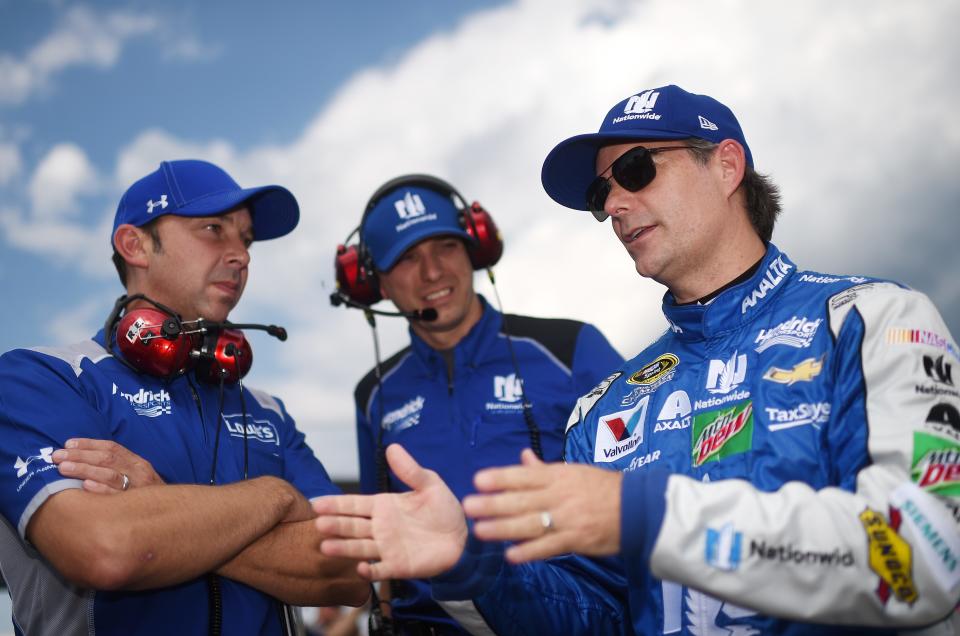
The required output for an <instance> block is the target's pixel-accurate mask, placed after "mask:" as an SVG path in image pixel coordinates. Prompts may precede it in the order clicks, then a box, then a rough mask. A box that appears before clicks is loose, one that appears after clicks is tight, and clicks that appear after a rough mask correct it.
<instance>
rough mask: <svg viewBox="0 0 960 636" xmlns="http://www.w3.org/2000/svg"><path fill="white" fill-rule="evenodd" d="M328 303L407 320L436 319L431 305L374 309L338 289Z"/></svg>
mask: <svg viewBox="0 0 960 636" xmlns="http://www.w3.org/2000/svg"><path fill="white" fill-rule="evenodd" d="M330 304H331V305H333V306H334V307H339V306H340V305H346V306H347V307H353V308H354V309H362V310H363V311H364V312H367V313H371V314H376V315H378V316H391V317H402V318H407V319H409V320H419V321H421V322H433V321H434V320H436V319H437V310H436V309H434V308H433V307H427V308H426V309H415V310H413V311H383V310H381V309H374V308H373V307H370V306H368V305H364V304H362V303H358V302H356V301H354V300H352V299H351V298H350V297H349V296H347V295H346V294H344V293H343V292H340V291H335V292H333V293H332V294H330Z"/></svg>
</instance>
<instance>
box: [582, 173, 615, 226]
mask: <svg viewBox="0 0 960 636" xmlns="http://www.w3.org/2000/svg"><path fill="white" fill-rule="evenodd" d="M608 194H610V182H609V181H607V180H606V179H604V178H603V177H597V178H596V179H594V180H593V181H592V182H591V183H590V187H588V188H587V209H588V210H590V213H591V214H593V218H595V219H596V220H598V221H601V222H603V221H606V220H607V213H606V212H604V211H603V206H604V204H606V202H607V195H608Z"/></svg>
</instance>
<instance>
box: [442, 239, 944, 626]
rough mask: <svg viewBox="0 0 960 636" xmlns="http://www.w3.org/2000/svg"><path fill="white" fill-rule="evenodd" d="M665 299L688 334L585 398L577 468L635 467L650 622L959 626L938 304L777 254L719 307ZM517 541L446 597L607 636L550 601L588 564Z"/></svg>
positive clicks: (665, 342) (641, 619) (633, 581)
mask: <svg viewBox="0 0 960 636" xmlns="http://www.w3.org/2000/svg"><path fill="white" fill-rule="evenodd" d="M663 310H664V313H665V315H666V317H667V320H668V322H669V324H670V329H669V330H668V331H667V332H666V333H665V334H664V335H663V336H662V337H661V338H660V339H659V340H657V341H656V342H655V343H654V344H652V345H651V346H650V347H648V348H647V349H645V350H644V351H643V352H642V353H641V354H640V355H639V356H637V357H636V358H634V359H632V360H630V361H629V362H627V363H625V364H624V365H623V366H622V367H621V368H620V369H619V370H618V371H617V372H616V373H614V374H613V375H611V376H610V377H608V378H607V379H606V380H605V381H604V382H603V383H601V385H600V386H598V387H597V388H596V389H594V390H593V391H592V392H591V393H589V394H587V395H586V396H584V397H583V398H581V399H580V400H579V402H578V403H577V406H576V408H575V409H574V412H573V414H572V415H571V418H570V422H569V424H568V429H567V438H566V458H565V459H566V461H568V462H580V463H589V464H594V465H596V466H600V467H604V468H609V469H611V470H619V471H623V472H624V473H625V475H624V482H623V489H622V497H621V512H622V514H621V548H622V552H621V555H620V556H621V559H622V563H623V566H624V567H625V568H626V572H627V577H628V582H629V583H628V584H629V590H628V593H629V611H630V620H631V622H632V625H633V629H634V630H635V631H636V633H639V634H660V633H662V634H691V635H703V634H738V635H747V634H832V633H862V629H859V628H856V629H854V628H850V629H849V630H847V629H845V627H844V626H850V625H862V626H874V627H877V628H878V631H879V630H883V629H891V630H892V629H893V628H895V627H899V626H911V627H921V626H930V625H933V624H935V623H938V622H940V621H944V623H945V624H941V625H939V627H941V628H943V629H944V630H946V631H943V632H937V633H954V632H953V631H950V630H951V629H954V630H956V629H960V627H958V626H960V615H958V614H956V613H955V612H954V608H955V607H956V605H957V602H958V599H960V514H958V504H960V393H958V390H957V387H956V385H955V383H954V379H953V377H954V376H953V373H952V371H953V368H954V366H955V365H956V363H957V362H958V361H960V350H958V348H957V345H956V342H955V341H954V339H953V338H952V337H951V335H950V333H949V332H948V330H947V328H946V326H945V324H944V322H943V320H942V319H941V317H940V316H939V314H938V313H937V311H936V309H935V308H934V307H933V305H932V304H931V303H930V301H929V300H928V299H927V297H926V296H924V295H923V294H921V293H918V292H915V291H911V290H909V289H905V288H903V287H901V286H899V285H896V284H894V283H890V282H885V281H880V280H875V279H865V278H861V277H851V276H829V275H823V274H818V273H812V272H798V271H797V269H796V267H795V265H794V264H793V263H792V262H791V261H790V260H789V259H788V258H787V256H786V255H785V254H783V253H781V252H780V251H779V250H778V249H777V248H776V247H775V246H773V245H769V247H768V250H767V253H766V255H765V257H764V259H763V261H762V262H761V264H760V266H759V268H758V269H757V271H756V273H755V274H754V275H753V276H751V277H750V278H749V279H748V280H746V281H744V282H742V283H740V284H737V285H734V286H732V287H730V288H729V289H726V290H725V291H723V292H722V293H721V294H720V295H719V296H718V297H717V298H715V299H714V300H713V301H712V302H710V303H709V304H707V305H697V304H694V305H682V306H680V305H677V304H675V303H674V301H673V298H672V296H671V295H670V294H669V293H668V294H667V295H666V296H665V299H664V303H663ZM501 551H502V546H499V545H497V544H491V545H488V546H484V545H481V544H480V543H479V542H478V541H476V540H475V539H471V541H470V542H469V544H468V550H467V552H465V554H464V557H463V558H462V559H461V562H460V563H459V564H458V566H457V567H456V568H455V569H454V570H453V571H451V572H450V573H447V574H446V575H444V576H443V577H439V578H438V579H436V580H435V582H434V593H435V594H436V595H437V597H438V598H442V599H457V598H465V597H470V598H473V599H474V601H475V603H476V605H477V606H478V607H479V608H480V609H481V610H482V611H484V612H485V615H487V617H488V619H490V620H489V622H490V623H491V624H493V625H494V627H495V628H496V629H498V631H499V632H500V633H521V632H522V631H524V630H527V631H530V630H532V629H536V628H537V627H538V626H539V625H558V623H560V621H562V620H565V621H566V623H565V624H566V625H567V626H572V627H568V628H567V630H566V631H567V632H568V633H572V632H580V633H599V632H598V631H597V630H596V628H595V627H594V626H591V625H589V624H587V623H589V619H586V618H585V617H584V613H583V611H582V609H581V608H579V607H570V608H569V609H568V610H567V611H566V612H563V611H562V610H559V609H558V608H557V607H555V606H554V607H552V608H550V611H549V612H548V611H547V610H545V609H542V608H543V607H545V606H544V595H543V594H541V593H540V592H539V591H538V588H539V587H542V586H545V585H571V586H572V587H573V588H574V589H578V587H579V586H582V585H583V584H584V582H583V580H582V579H581V578H580V577H577V576H570V574H569V571H568V569H566V568H564V567H563V564H562V562H561V563H558V562H557V561H556V560H551V561H547V562H540V563H534V564H528V565H525V566H520V567H511V566H507V565H505V564H504V563H503V561H502V552H501ZM569 558H570V557H567V559H569ZM587 583H588V584H590V585H594V583H593V582H592V581H587ZM580 589H582V588H580ZM594 589H596V586H594ZM599 593H600V598H601V599H603V598H605V596H604V595H606V594H608V593H612V592H611V590H609V589H606V588H604V589H602V590H601V591H600V592H599ZM511 604H512V607H511ZM498 606H502V607H503V608H504V609H503V610H501V611H500V613H499V614H497V610H496V608H497V607H498ZM508 611H509V614H510V617H509V618H503V620H502V621H500V622H497V618H498V617H505V616H506V615H507V612H508ZM561 613H562V614H563V619H559V618H558V614H561ZM517 616H520V617H521V619H522V620H523V621H525V623H524V624H522V625H519V626H516V627H514V626H512V625H511V624H512V623H513V624H515V622H516V617H517ZM491 617H492V618H491ZM774 617H776V618H774ZM814 622H816V623H820V624H818V625H813V624H810V623H814ZM825 624H826V625H825ZM828 625H829V626H828ZM871 633H872V632H871ZM881 633H882V632H881ZM891 633H892V632H891Z"/></svg>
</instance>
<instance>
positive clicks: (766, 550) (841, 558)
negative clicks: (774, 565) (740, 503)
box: [749, 539, 855, 568]
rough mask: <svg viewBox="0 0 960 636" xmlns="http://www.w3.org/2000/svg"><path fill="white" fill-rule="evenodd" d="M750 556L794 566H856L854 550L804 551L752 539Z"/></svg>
mask: <svg viewBox="0 0 960 636" xmlns="http://www.w3.org/2000/svg"><path fill="white" fill-rule="evenodd" d="M749 556H751V557H757V558H758V559H760V560H762V561H778V562H780V563H790V564H794V565H827V566H838V567H843V568H849V567H853V566H854V564H855V561H854V558H853V551H852V550H846V551H844V552H840V548H834V549H833V550H832V551H830V552H822V551H820V550H803V549H800V548H794V547H793V545H791V544H789V543H788V544H787V545H773V544H768V543H767V542H766V541H754V540H752V539H751V541H750V554H749Z"/></svg>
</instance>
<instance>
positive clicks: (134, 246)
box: [113, 223, 153, 267]
mask: <svg viewBox="0 0 960 636" xmlns="http://www.w3.org/2000/svg"><path fill="white" fill-rule="evenodd" d="M148 243H149V244H148ZM113 247H114V249H116V250H117V253H118V254H120V256H121V257H122V258H123V260H125V261H126V262H127V265H128V266H129V267H146V266H147V263H148V259H147V252H148V251H151V250H152V249H153V245H152V241H151V239H150V236H149V234H147V233H146V232H144V231H143V230H142V229H140V228H138V227H135V226H133V225H130V224H129V223H124V224H123V225H121V226H120V227H118V228H117V231H116V232H114V233H113Z"/></svg>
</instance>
